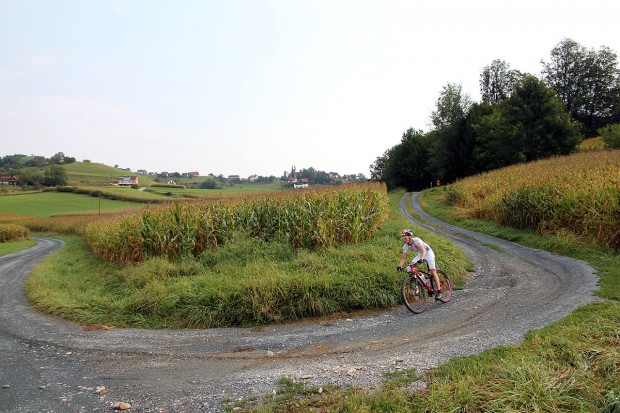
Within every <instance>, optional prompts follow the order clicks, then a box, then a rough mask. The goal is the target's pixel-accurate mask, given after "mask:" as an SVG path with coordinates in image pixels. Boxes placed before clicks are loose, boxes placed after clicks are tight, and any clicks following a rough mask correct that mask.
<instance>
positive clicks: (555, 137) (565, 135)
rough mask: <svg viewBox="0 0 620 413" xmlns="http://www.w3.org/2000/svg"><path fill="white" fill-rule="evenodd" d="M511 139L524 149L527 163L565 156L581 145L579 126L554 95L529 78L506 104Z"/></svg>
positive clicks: (551, 91)
mask: <svg viewBox="0 0 620 413" xmlns="http://www.w3.org/2000/svg"><path fill="white" fill-rule="evenodd" d="M505 103H506V105H505V110H504V112H503V115H504V120H505V122H506V123H507V125H510V128H509V129H510V131H509V137H510V138H511V139H513V140H514V141H515V143H516V144H517V145H519V146H521V152H522V153H523V155H524V156H525V160H526V161H528V162H529V161H533V160H537V159H542V158H546V157H549V156H552V155H565V154H568V153H570V152H572V151H574V150H575V148H576V146H577V145H578V144H579V142H581V136H580V134H579V128H578V125H577V124H576V123H575V122H573V121H572V120H571V118H570V115H569V114H568V113H567V112H566V111H565V110H564V106H563V104H562V102H561V101H560V99H559V98H558V97H557V95H556V94H555V92H554V91H553V90H551V89H550V88H549V87H548V86H547V85H546V84H545V83H544V82H543V81H541V80H539V79H538V78H536V77H534V76H531V75H529V76H526V77H525V78H524V79H523V80H522V81H521V82H520V83H519V84H518V85H517V86H516V87H515V90H514V92H513V94H512V96H511V97H510V98H509V99H508V100H507V101H506V102H505Z"/></svg>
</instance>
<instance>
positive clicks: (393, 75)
mask: <svg viewBox="0 0 620 413" xmlns="http://www.w3.org/2000/svg"><path fill="white" fill-rule="evenodd" d="M618 16H620V2H618V1H617V0H614V1H602V0H590V1H588V2H582V1H579V2H577V1H572V0H568V1H564V2H561V3H559V2H556V1H548V0H535V1H534V0H522V1H516V2H515V1H511V2H507V1H498V0H494V1H490V0H489V1H487V0H470V1H467V2H465V1H462V0H432V1H431V0H427V1H418V0H402V1H401V0H377V1H374V0H373V1H369V0H351V1H349V0H191V1H190V0H175V1H171V0H170V1H161V0H88V1H84V0H0V156H4V155H13V154H25V155H31V154H32V155H41V156H46V157H51V156H52V155H54V154H56V153H57V152H64V154H65V155H66V156H72V157H75V158H76V160H78V161H82V160H86V159H87V160H90V161H92V162H98V163H104V164H106V165H110V166H114V165H118V166H119V167H123V168H131V170H132V171H136V170H137V169H145V170H147V171H150V172H162V171H167V172H181V173H182V172H191V171H197V172H199V173H200V174H201V175H207V174H209V173H212V174H214V175H220V174H222V175H224V176H228V175H240V176H242V177H247V176H249V175H252V174H257V175H262V176H270V175H274V176H281V175H282V174H283V173H284V172H285V171H290V170H291V168H292V167H293V166H295V167H296V168H297V170H298V171H299V170H301V169H304V168H310V167H312V168H315V169H317V170H322V171H326V172H337V173H340V174H353V173H354V174H359V173H362V174H364V175H365V176H366V177H369V176H370V172H369V170H370V165H371V164H372V163H373V162H374V161H375V160H376V158H377V157H379V156H381V155H383V154H384V152H385V151H386V150H387V149H389V148H391V147H393V146H394V145H396V144H398V143H399V142H400V140H401V137H402V135H403V133H404V132H405V131H406V130H407V129H409V128H414V129H416V130H423V131H428V130H429V128H430V126H429V125H430V115H431V113H432V111H433V110H434V108H435V104H436V102H437V99H438V98H439V95H440V93H441V91H442V88H443V87H444V86H445V85H447V84H448V83H454V84H460V85H462V90H463V92H464V93H466V94H468V95H469V96H470V97H471V98H472V99H473V100H474V101H479V100H480V92H479V78H480V73H481V71H482V70H483V68H484V67H485V66H487V65H489V64H491V62H492V61H493V60H495V59H501V60H504V61H506V62H507V63H508V64H509V65H510V68H511V69H515V70H520V71H521V72H528V73H531V74H534V75H536V76H540V72H541V68H542V65H541V60H546V61H549V60H550V53H551V50H552V49H553V48H554V47H555V46H556V45H557V44H558V43H560V42H561V41H562V40H563V39H565V38H570V39H573V40H575V41H576V42H578V43H579V44H581V45H582V46H585V47H586V48H588V49H595V50H598V49H599V48H600V47H601V46H607V47H610V48H611V49H612V50H614V51H615V52H616V53H620V30H618V26H617V18H618Z"/></svg>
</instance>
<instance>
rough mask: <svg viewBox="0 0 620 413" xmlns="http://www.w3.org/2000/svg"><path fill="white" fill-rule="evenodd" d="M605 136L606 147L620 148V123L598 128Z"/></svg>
mask: <svg viewBox="0 0 620 413" xmlns="http://www.w3.org/2000/svg"><path fill="white" fill-rule="evenodd" d="M598 133H599V134H600V135H601V136H602V137H603V141H604V142H605V147H606V148H609V149H620V123H615V124H613V125H607V126H605V127H604V128H601V129H599V130H598Z"/></svg>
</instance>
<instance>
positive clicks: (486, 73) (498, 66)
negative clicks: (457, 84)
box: [480, 59, 523, 103]
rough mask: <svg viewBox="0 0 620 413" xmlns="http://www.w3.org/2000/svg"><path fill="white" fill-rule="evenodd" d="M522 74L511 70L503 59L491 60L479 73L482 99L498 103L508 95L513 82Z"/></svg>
mask: <svg viewBox="0 0 620 413" xmlns="http://www.w3.org/2000/svg"><path fill="white" fill-rule="evenodd" d="M522 77H523V75H522V74H521V72H519V71H518V70H511V69H510V65H509V64H508V63H506V62H505V61H504V60H499V59H496V60H493V62H491V64H490V65H488V66H485V67H484V69H482V72H481V73H480V94H481V95H482V101H483V102H487V103H499V102H502V101H504V100H505V99H507V98H508V97H510V94H511V93H512V88H513V87H514V84H515V83H516V82H517V81H519V79H521V78H522Z"/></svg>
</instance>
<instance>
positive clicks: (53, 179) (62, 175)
mask: <svg viewBox="0 0 620 413" xmlns="http://www.w3.org/2000/svg"><path fill="white" fill-rule="evenodd" d="M66 184H67V172H66V171H65V168H63V167H62V166H60V165H51V166H50V167H49V168H47V169H46V170H45V173H44V178H43V185H45V186H57V185H66Z"/></svg>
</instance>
